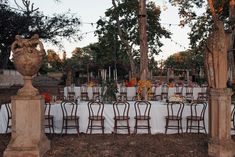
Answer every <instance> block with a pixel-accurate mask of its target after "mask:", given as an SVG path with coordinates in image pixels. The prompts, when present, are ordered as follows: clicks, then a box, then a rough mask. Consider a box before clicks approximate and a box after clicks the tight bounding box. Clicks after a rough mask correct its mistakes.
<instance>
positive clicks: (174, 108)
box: [165, 101, 184, 133]
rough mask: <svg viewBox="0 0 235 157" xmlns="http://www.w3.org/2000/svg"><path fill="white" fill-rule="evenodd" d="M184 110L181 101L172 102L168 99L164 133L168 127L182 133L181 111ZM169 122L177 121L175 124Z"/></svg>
mask: <svg viewBox="0 0 235 157" xmlns="http://www.w3.org/2000/svg"><path fill="white" fill-rule="evenodd" d="M183 110H184V103H183V102H173V101H170V102H168V103H167V116H166V117H165V119H166V126H165V133H167V130H168V129H177V130H178V133H180V130H181V133H183V128H182V113H183ZM170 122H173V123H175V122H177V124H170Z"/></svg>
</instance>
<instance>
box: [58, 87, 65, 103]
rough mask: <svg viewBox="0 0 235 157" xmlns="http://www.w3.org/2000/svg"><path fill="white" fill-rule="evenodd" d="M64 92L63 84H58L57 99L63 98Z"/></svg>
mask: <svg viewBox="0 0 235 157" xmlns="http://www.w3.org/2000/svg"><path fill="white" fill-rule="evenodd" d="M65 98H66V97H65V94H64V87H63V86H58V87H57V98H56V99H57V100H61V101H63V100H65Z"/></svg>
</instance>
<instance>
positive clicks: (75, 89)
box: [64, 86, 202, 100]
mask: <svg viewBox="0 0 235 157" xmlns="http://www.w3.org/2000/svg"><path fill="white" fill-rule="evenodd" d="M69 91H72V92H75V96H76V97H79V96H80V95H81V87H79V86H75V87H71V86H67V87H65V88H64V94H65V97H67V93H68V92H69ZM100 91H101V89H100ZM118 91H120V87H119V88H118ZM152 91H153V92H154V93H155V95H160V94H161V86H159V87H156V88H155V87H153V88H152ZM175 91H176V87H169V90H168V96H169V97H170V96H172V95H174V93H175ZM199 92H202V88H201V87H194V88H193V98H194V99H197V97H198V93H199ZM87 93H88V97H89V99H90V100H91V99H92V97H93V92H92V87H87ZM182 93H183V95H185V93H186V89H185V88H183V91H182ZM117 95H118V93H117ZM134 96H136V87H127V99H128V100H132V98H133V97H134Z"/></svg>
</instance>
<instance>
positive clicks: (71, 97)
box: [67, 92, 76, 101]
mask: <svg viewBox="0 0 235 157" xmlns="http://www.w3.org/2000/svg"><path fill="white" fill-rule="evenodd" d="M67 100H69V101H75V100H76V95H75V92H68V94H67Z"/></svg>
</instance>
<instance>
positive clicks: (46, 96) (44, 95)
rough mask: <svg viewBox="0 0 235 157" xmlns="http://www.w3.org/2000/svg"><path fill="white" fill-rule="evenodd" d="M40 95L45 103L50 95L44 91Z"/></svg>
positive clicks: (48, 100)
mask: <svg viewBox="0 0 235 157" xmlns="http://www.w3.org/2000/svg"><path fill="white" fill-rule="evenodd" d="M41 95H42V96H43V97H44V99H45V102H46V103H47V102H50V101H51V96H50V95H49V94H48V93H46V92H44V93H41Z"/></svg>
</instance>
